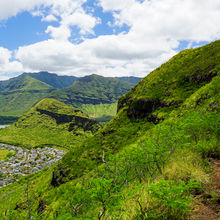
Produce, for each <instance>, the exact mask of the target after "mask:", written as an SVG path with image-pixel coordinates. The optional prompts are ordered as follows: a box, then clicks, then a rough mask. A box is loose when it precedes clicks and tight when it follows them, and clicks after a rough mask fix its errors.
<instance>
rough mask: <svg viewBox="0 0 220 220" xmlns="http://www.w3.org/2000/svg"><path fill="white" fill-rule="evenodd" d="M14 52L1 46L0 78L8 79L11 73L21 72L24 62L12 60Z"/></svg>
mask: <svg viewBox="0 0 220 220" xmlns="http://www.w3.org/2000/svg"><path fill="white" fill-rule="evenodd" d="M11 58H12V52H11V51H9V50H8V49H6V48H3V47H0V80H3V79H8V78H9V77H10V76H11V73H15V72H18V73H19V72H21V71H22V70H23V67H22V64H21V63H20V62H18V61H10V59H11Z"/></svg>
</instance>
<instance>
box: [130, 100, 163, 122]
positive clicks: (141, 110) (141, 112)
mask: <svg viewBox="0 0 220 220" xmlns="http://www.w3.org/2000/svg"><path fill="white" fill-rule="evenodd" d="M159 106H164V104H162V103H161V102H160V100H150V99H144V98H141V99H138V100H137V101H136V102H133V103H132V104H131V105H130V106H129V107H128V110H127V115H128V117H129V118H131V119H132V120H136V119H138V118H145V117H147V116H148V115H149V113H151V112H153V111H154V110H156V109H157V108H158V107H159Z"/></svg>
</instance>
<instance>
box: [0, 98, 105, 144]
mask: <svg viewBox="0 0 220 220" xmlns="http://www.w3.org/2000/svg"><path fill="white" fill-rule="evenodd" d="M100 127H101V126H100V125H99V124H98V123H97V122H96V121H95V120H94V119H91V118H89V116H87V115H86V114H84V113H83V112H82V111H80V110H78V109H75V108H73V107H69V106H67V105H65V104H63V103H61V102H59V101H57V100H55V99H43V100H41V101H40V102H39V103H37V104H36V105H35V106H34V107H33V108H32V109H31V110H30V111H28V112H27V113H26V114H25V115H24V116H22V117H21V118H20V119H19V120H18V121H17V122H15V123H14V124H13V125H12V126H10V127H8V128H7V129H4V130H2V131H0V142H6V143H8V142H10V143H12V144H20V145H28V146H32V147H33V146H38V145H57V146H61V147H68V148H69V147H70V146H73V145H74V144H75V143H78V142H80V141H82V140H83V139H84V138H85V137H87V136H90V135H91V134H93V133H95V132H96V131H97V130H98V129H99V128H100Z"/></svg>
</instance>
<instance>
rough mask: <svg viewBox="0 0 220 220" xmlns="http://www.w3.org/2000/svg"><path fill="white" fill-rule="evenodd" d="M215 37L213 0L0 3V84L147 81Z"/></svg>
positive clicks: (219, 17) (219, 23) (218, 8)
mask: <svg viewBox="0 0 220 220" xmlns="http://www.w3.org/2000/svg"><path fill="white" fill-rule="evenodd" d="M219 35H220V2H219V0H211V1H210V2H208V1H205V0H201V1H197V0H185V1H182V0H87V1H86V0H38V1H36V0H7V2H5V1H4V0H0V80H4V79H8V78H10V77H13V76H15V75H19V74H21V73H22V72H38V71H42V70H43V71H49V72H55V73H58V74H61V75H77V76H83V75H88V74H92V73H96V74H100V75H104V76H129V75H133V76H145V75H147V74H148V73H149V72H150V71H152V70H153V69H154V68H156V67H158V66H159V65H161V64H162V63H163V62H165V61H167V60H168V59H169V58H171V57H172V56H173V55H175V54H176V53H178V52H179V51H181V50H183V49H186V48H194V47H198V46H202V45H205V44H207V43H209V42H211V41H214V40H216V39H219Z"/></svg>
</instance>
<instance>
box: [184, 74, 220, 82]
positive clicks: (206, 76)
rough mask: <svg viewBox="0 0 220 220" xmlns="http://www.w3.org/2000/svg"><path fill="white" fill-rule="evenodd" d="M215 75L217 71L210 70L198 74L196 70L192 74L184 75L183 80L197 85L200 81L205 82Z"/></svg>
mask: <svg viewBox="0 0 220 220" xmlns="http://www.w3.org/2000/svg"><path fill="white" fill-rule="evenodd" d="M217 75H218V72H217V71H211V72H208V73H205V74H200V72H199V71H198V74H194V75H191V76H188V77H186V78H185V81H186V82H191V83H195V84H197V85H199V84H200V83H203V82H206V83H209V82H211V80H212V78H213V77H215V76H217Z"/></svg>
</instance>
